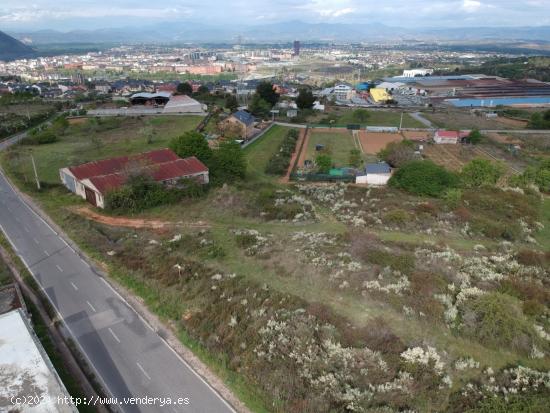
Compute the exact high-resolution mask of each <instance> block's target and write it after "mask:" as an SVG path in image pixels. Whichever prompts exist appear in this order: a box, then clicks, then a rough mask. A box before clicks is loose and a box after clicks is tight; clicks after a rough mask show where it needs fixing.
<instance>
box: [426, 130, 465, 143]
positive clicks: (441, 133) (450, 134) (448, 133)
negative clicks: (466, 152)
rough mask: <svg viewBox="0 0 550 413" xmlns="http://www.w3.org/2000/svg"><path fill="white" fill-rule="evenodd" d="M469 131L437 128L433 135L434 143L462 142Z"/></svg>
mask: <svg viewBox="0 0 550 413" xmlns="http://www.w3.org/2000/svg"><path fill="white" fill-rule="evenodd" d="M469 134H470V131H466V130H463V131H456V130H438V131H436V132H435V135H434V142H435V143H442V144H449V143H450V144H454V145H456V144H457V143H460V142H462V141H463V140H464V139H465V138H466V137H468V135H469Z"/></svg>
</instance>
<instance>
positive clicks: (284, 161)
mask: <svg viewBox="0 0 550 413" xmlns="http://www.w3.org/2000/svg"><path fill="white" fill-rule="evenodd" d="M298 136H299V132H298V131H297V130H296V129H291V130H290V131H288V133H287V135H286V136H285V138H284V140H283V142H282V143H281V146H280V147H279V151H278V152H276V153H275V154H273V156H271V158H270V159H269V161H268V162H267V165H266V167H265V172H266V173H267V174H269V175H284V174H286V172H287V171H288V167H289V166H290V159H291V157H292V154H293V153H294V151H295V150H296V143H297V141H298Z"/></svg>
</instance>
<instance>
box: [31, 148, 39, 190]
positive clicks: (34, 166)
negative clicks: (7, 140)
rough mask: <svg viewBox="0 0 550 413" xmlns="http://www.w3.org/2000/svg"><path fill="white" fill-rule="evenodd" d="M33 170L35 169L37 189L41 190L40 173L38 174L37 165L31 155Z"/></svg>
mask: <svg viewBox="0 0 550 413" xmlns="http://www.w3.org/2000/svg"><path fill="white" fill-rule="evenodd" d="M31 161H32V169H34V178H35V179H36V187H37V188H38V190H40V179H38V172H36V164H35V163H34V156H32V153H31Z"/></svg>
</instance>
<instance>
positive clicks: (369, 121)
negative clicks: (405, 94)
mask: <svg viewBox="0 0 550 413" xmlns="http://www.w3.org/2000/svg"><path fill="white" fill-rule="evenodd" d="M360 111H364V110H363V109H360ZM356 112H357V109H349V108H341V107H332V108H330V109H329V110H328V111H327V112H326V113H325V114H323V115H322V116H321V115H318V116H316V120H317V121H318V123H323V124H327V125H328V124H330V123H331V121H332V124H333V125H334V126H336V125H339V126H346V125H348V124H360V125H362V126H366V125H370V126H394V127H398V126H399V123H400V121H401V111H399V110H366V112H367V113H368V115H367V117H366V118H365V119H363V118H358V117H357V115H356ZM312 122H313V120H312ZM402 126H403V127H404V128H425V127H426V126H425V125H424V124H422V123H421V122H419V121H417V120H416V119H415V118H413V117H412V116H411V115H409V114H408V113H405V114H404V115H403V125H402Z"/></svg>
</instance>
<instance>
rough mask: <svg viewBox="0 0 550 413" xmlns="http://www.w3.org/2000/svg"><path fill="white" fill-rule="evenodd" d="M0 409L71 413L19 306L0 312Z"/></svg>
mask: <svg viewBox="0 0 550 413" xmlns="http://www.w3.org/2000/svg"><path fill="white" fill-rule="evenodd" d="M0 383H3V384H4V383H9V385H7V386H6V385H3V386H0V411H17V412H21V413H27V412H29V413H34V412H36V413H75V412H77V410H76V408H75V407H74V406H73V405H72V404H64V403H58V402H57V401H58V396H61V397H69V394H68V393H67V390H66V389H65V386H64V385H63V383H62V382H61V380H60V378H59V376H58V375H57V372H56V371H55V369H54V367H53V366H52V364H51V362H50V359H49V358H48V356H47V355H46V353H45V351H44V349H43V348H42V345H41V344H40V342H39V341H38V339H37V338H36V336H35V334H34V332H33V330H32V329H31V326H30V324H29V321H28V320H27V317H26V316H25V314H24V312H23V311H22V310H14V311H10V312H9V313H6V314H3V315H0ZM14 396H18V397H25V396H27V397H33V398H35V399H36V400H37V401H38V402H37V404H19V405H15V404H13V403H12V402H11V401H10V399H11V398H12V397H14Z"/></svg>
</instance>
